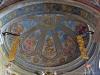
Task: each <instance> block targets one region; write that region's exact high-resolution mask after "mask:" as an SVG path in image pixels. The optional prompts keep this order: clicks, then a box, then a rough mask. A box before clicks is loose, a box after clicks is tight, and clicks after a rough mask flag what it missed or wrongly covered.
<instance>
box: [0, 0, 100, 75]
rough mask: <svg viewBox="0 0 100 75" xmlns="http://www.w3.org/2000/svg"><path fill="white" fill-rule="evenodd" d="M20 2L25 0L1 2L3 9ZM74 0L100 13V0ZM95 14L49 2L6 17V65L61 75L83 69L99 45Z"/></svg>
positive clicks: (0, 19)
mask: <svg viewBox="0 0 100 75" xmlns="http://www.w3.org/2000/svg"><path fill="white" fill-rule="evenodd" d="M19 1H23V0H4V1H3V2H2V0H1V5H0V9H1V10H2V9H5V7H7V6H9V5H12V4H13V5H14V3H15V5H16V3H18V2H19ZM73 1H76V2H77V3H82V4H85V5H88V6H89V7H92V8H93V9H95V10H93V12H95V11H97V13H98V12H99V11H100V0H91V1H90V0H84V1H83V0H72V2H73ZM87 2H89V3H88V4H87ZM19 3H21V2H19ZM91 11H92V10H91ZM91 11H90V12H89V11H88V9H86V10H85V9H84V8H81V7H77V6H73V5H70V4H69V5H68V4H64V3H57V2H54V3H52V2H51V3H49V2H46V3H35V4H31V5H26V6H22V7H20V8H17V9H15V10H12V11H11V12H10V13H7V14H5V15H4V16H2V17H0V27H1V36H0V37H1V42H2V41H3V42H2V45H1V47H2V49H1V50H0V51H1V52H3V53H4V54H5V56H6V57H7V58H6V57H3V58H5V60H6V61H7V62H3V63H6V64H7V63H8V61H10V62H11V64H14V65H17V66H18V67H20V68H21V69H24V70H26V71H28V72H32V73H35V72H36V71H38V72H39V73H42V71H46V70H49V69H52V70H51V71H52V72H54V71H56V72H57V73H58V75H61V74H63V73H66V71H72V70H75V69H76V68H78V67H80V66H82V65H83V64H84V63H85V61H84V59H86V60H88V59H90V58H92V57H93V55H94V54H95V50H94V48H96V44H97V42H95V40H96V39H95V38H94V35H93V34H96V31H95V29H96V27H97V25H96V23H97V21H96V20H97V18H96V16H95V15H94V14H93V13H92V12H91ZM98 15H100V14H98ZM98 20H100V19H98ZM98 32H99V31H98ZM96 35H97V34H96ZM80 42H81V44H80ZM2 50H3V51H2ZM0 56H1V57H2V56H3V55H2V54H1V55H0ZM82 58H83V59H82ZM14 69H16V68H14ZM53 70H54V71H53ZM45 75H46V74H45Z"/></svg>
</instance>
